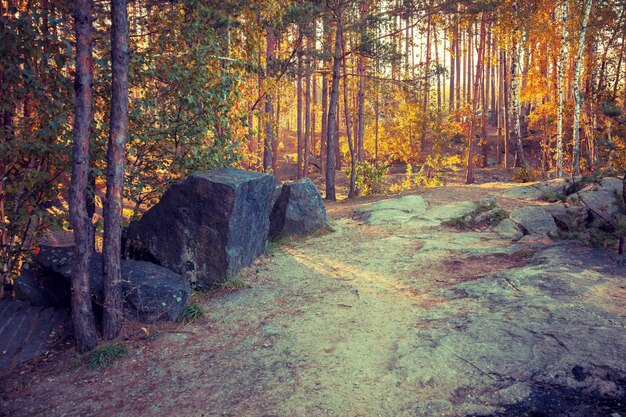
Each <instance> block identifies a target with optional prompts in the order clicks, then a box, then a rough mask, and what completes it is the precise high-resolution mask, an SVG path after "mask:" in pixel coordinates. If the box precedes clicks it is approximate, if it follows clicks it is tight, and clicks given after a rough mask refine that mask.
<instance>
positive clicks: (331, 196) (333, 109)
mask: <svg viewBox="0 0 626 417" xmlns="http://www.w3.org/2000/svg"><path fill="white" fill-rule="evenodd" d="M341 29H342V28H341V22H340V21H338V22H337V31H336V34H335V49H334V53H333V78H332V87H331V90H330V103H329V106H328V137H327V138H326V141H327V154H326V200H330V201H336V200H337V196H336V195H335V163H336V161H335V160H336V155H335V153H336V152H335V147H336V145H337V137H338V136H339V130H338V128H337V105H338V101H339V78H341V72H340V71H341V38H342V30H341Z"/></svg>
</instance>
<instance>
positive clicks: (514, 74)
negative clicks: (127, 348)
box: [511, 39, 526, 168]
mask: <svg viewBox="0 0 626 417" xmlns="http://www.w3.org/2000/svg"><path fill="white" fill-rule="evenodd" d="M519 56H520V42H519V41H518V40H517V39H516V40H514V44H513V56H512V57H511V105H512V107H513V126H514V129H515V141H516V144H517V157H518V160H519V163H520V164H521V166H522V167H523V168H526V158H525V157H524V146H523V143H522V125H521V120H520V103H519V75H518V74H519V66H520V65H519Z"/></svg>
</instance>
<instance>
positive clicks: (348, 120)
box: [341, 39, 356, 198]
mask: <svg viewBox="0 0 626 417" xmlns="http://www.w3.org/2000/svg"><path fill="white" fill-rule="evenodd" d="M341 46H342V52H343V54H342V55H343V112H344V117H345V119H346V137H347V138H348V149H349V151H350V181H349V188H348V198H352V197H355V196H356V187H355V185H356V158H355V156H356V155H355V154H354V153H355V152H354V146H353V143H352V133H351V132H352V121H351V117H350V107H349V106H348V75H347V71H346V67H347V64H346V56H345V53H346V45H345V42H344V41H343V39H342V42H341Z"/></svg>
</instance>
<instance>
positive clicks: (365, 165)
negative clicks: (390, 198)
mask: <svg viewBox="0 0 626 417" xmlns="http://www.w3.org/2000/svg"><path fill="white" fill-rule="evenodd" d="M387 168H388V166H387V164H386V163H384V162H368V161H363V162H361V163H359V164H357V166H356V173H357V175H356V188H357V190H359V192H360V194H361V195H374V194H382V193H383V192H384V191H385V175H387ZM350 173H351V168H348V171H347V173H346V174H347V175H348V177H349V176H350Z"/></svg>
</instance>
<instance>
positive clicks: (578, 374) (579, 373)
mask: <svg viewBox="0 0 626 417" xmlns="http://www.w3.org/2000/svg"><path fill="white" fill-rule="evenodd" d="M572 374H573V375H574V379H575V380H576V381H584V380H585V379H587V377H588V376H589V373H588V372H587V371H585V368H583V367H582V366H580V365H576V366H574V367H573V368H572Z"/></svg>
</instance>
